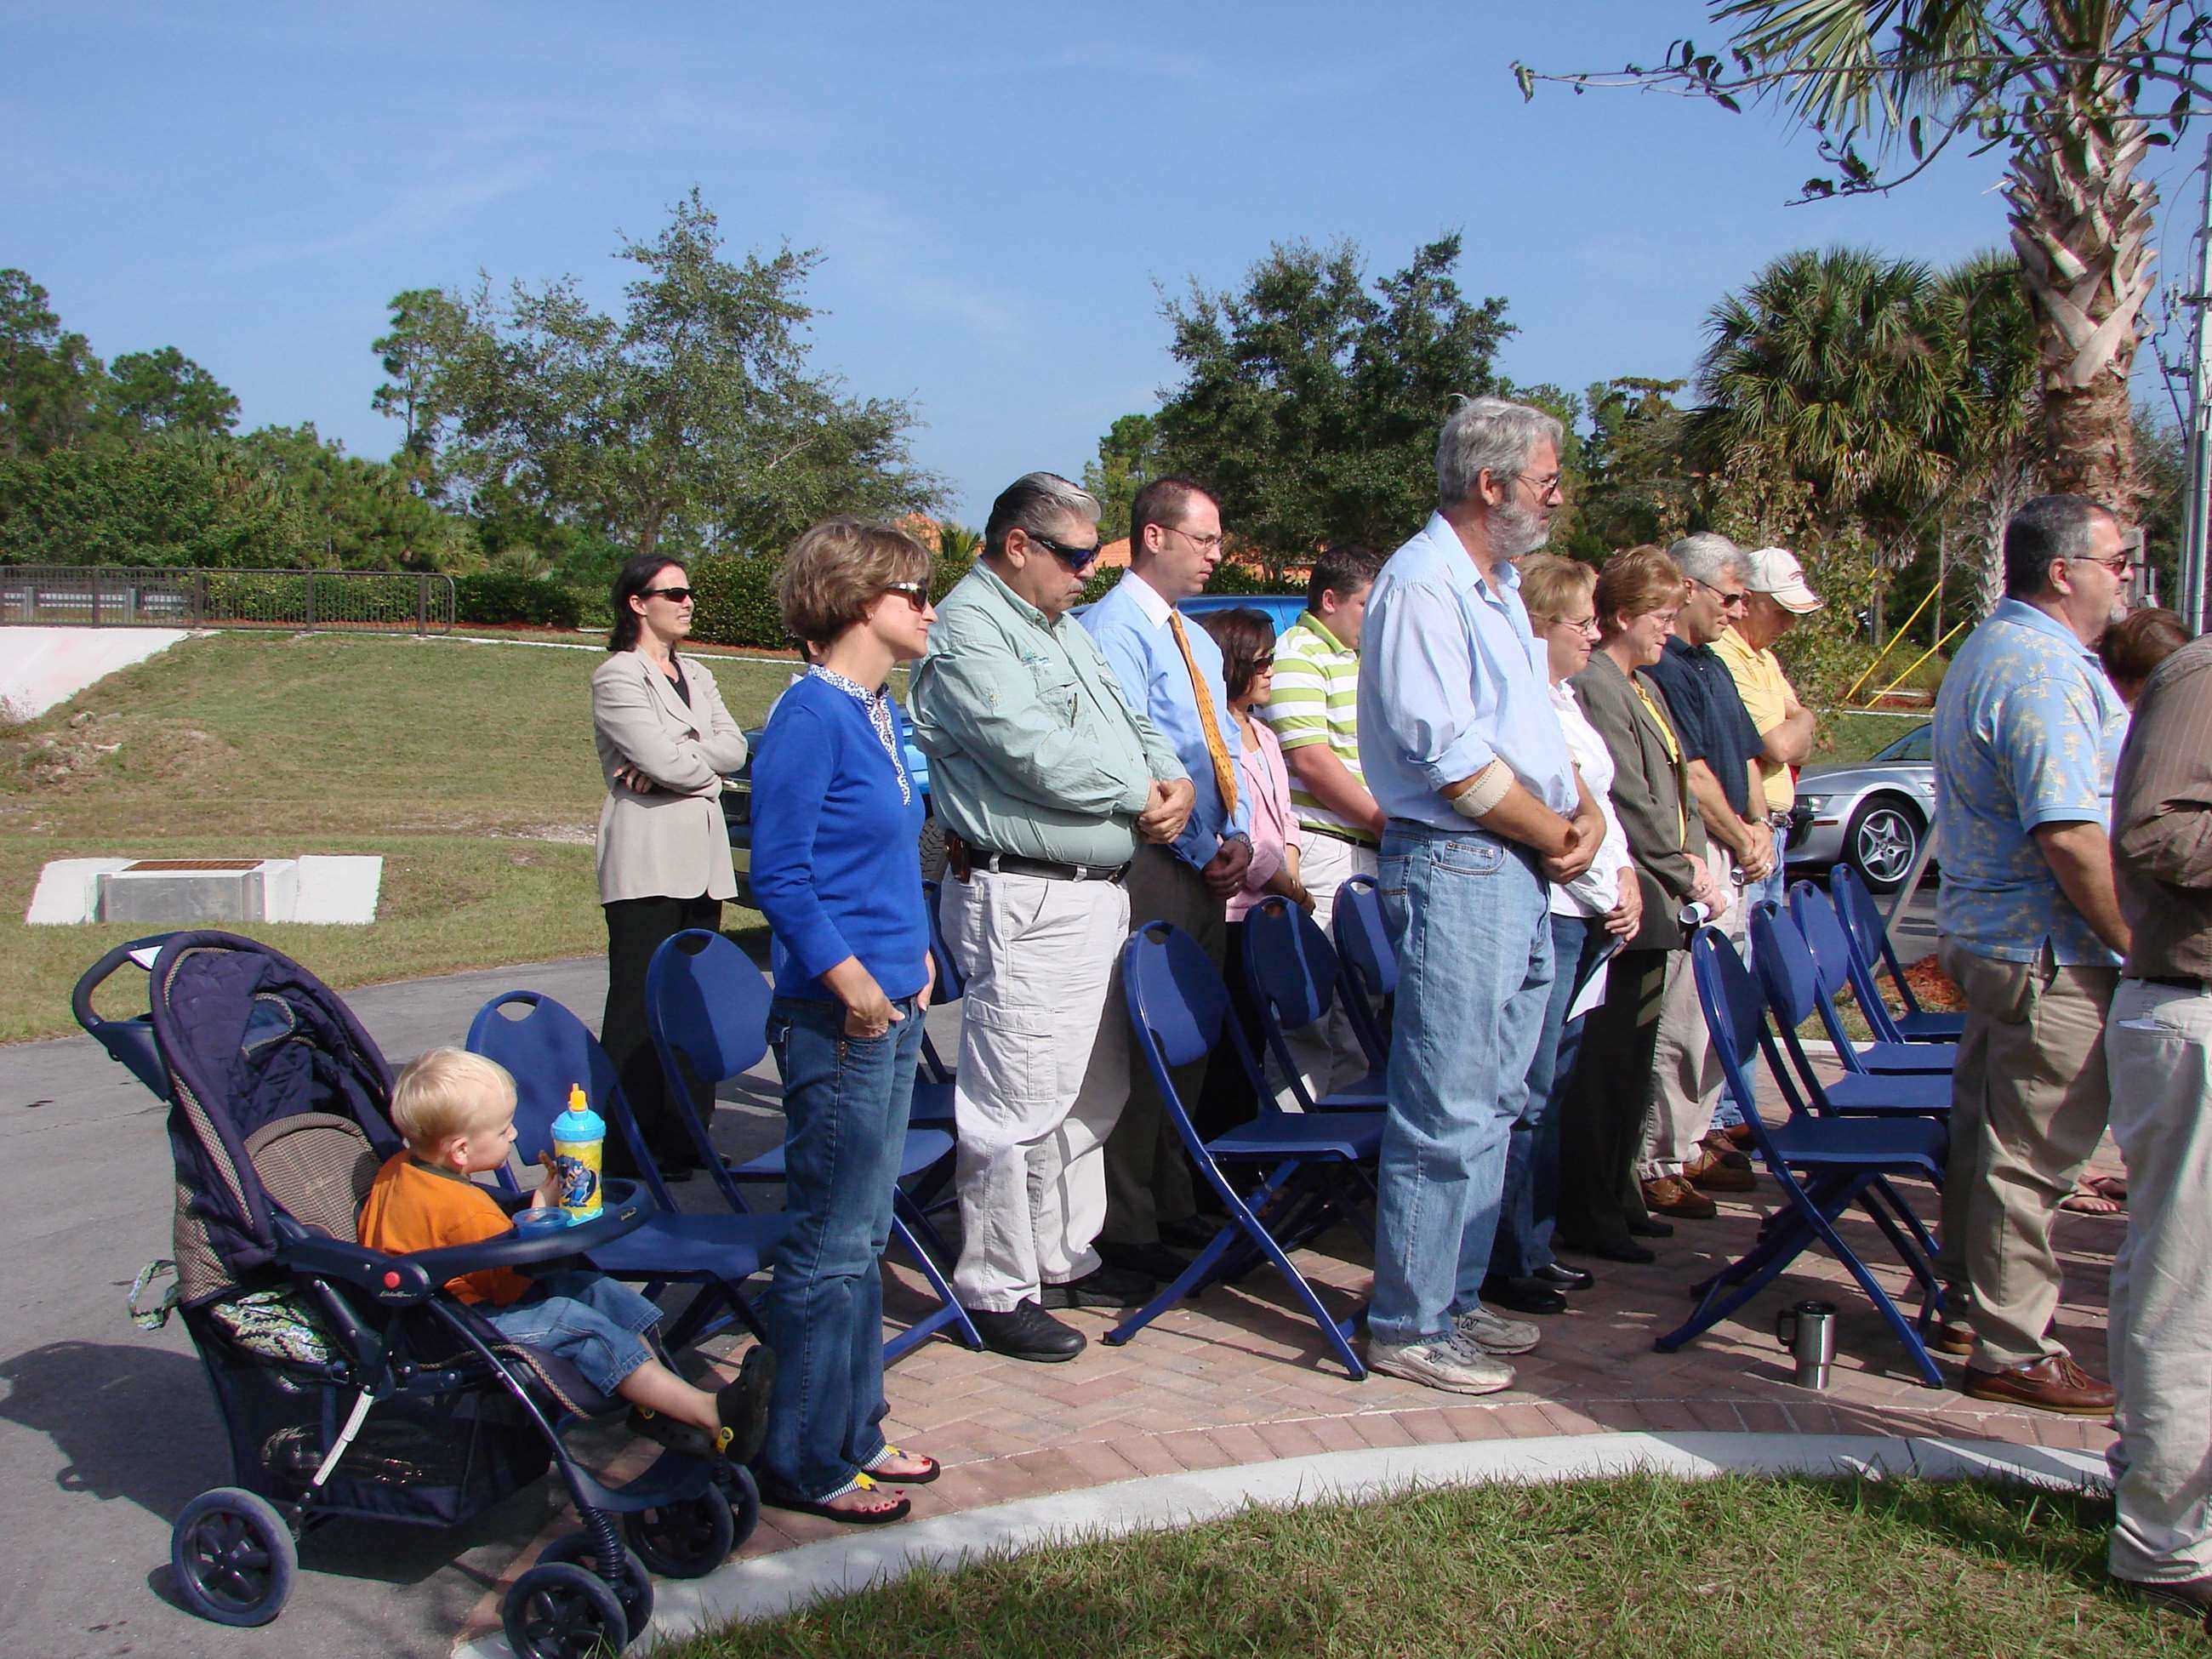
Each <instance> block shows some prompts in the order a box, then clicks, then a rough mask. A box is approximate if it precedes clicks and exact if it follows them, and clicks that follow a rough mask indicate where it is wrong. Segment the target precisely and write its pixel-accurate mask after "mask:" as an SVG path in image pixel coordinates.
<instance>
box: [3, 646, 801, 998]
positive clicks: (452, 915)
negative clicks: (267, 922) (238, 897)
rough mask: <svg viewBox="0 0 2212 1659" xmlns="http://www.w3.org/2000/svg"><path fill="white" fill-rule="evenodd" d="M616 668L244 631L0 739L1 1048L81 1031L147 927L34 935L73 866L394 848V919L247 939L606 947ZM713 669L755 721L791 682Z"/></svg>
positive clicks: (345, 965)
mask: <svg viewBox="0 0 2212 1659" xmlns="http://www.w3.org/2000/svg"><path fill="white" fill-rule="evenodd" d="M598 662H599V653H596V652H584V651H549V650H544V649H533V648H531V647H520V646H497V645H472V644H468V643H465V642H463V641H453V640H435V639H434V640H428V641H424V640H416V639H412V638H409V637H405V636H384V635H337V634H317V635H289V634H260V633H242V632H241V633H222V634H215V635H203V636H201V637H197V638H194V639H189V640H185V641H182V642H181V643H179V645H177V646H175V647H173V648H171V649H170V650H168V651H166V652H164V653H161V655H160V656H158V657H155V658H153V659H150V660H149V661H146V662H143V663H140V664H138V665H136V666H135V667H131V668H129V669H126V670H124V671H122V672H120V673H117V674H113V675H111V676H109V677H108V678H106V679H104V680H102V681H101V682H100V684H97V685H94V686H93V687H92V688H91V689H90V690H87V691H85V692H83V693H82V694H81V695H79V696H76V698H74V699H72V700H71V701H70V702H67V703H64V704H63V705H62V706H61V707H60V708H58V709H56V710H54V711H52V713H50V714H46V715H45V716H43V717H41V718H40V719H39V720H33V721H30V722H28V723H27V724H24V725H21V726H13V727H9V728H7V729H5V730H0V896H4V900H5V902H4V906H0V1042H15V1041H21V1040H22V1039H24V1038H27V1037H36V1036H53V1035H56V1034H58V1033H60V1032H63V1031H67V1030H75V1029H76V1027H75V1025H74V1023H73V1022H72V1021H71V1019H70V1012H69V989H70V985H71V984H72V983H74V981H75V980H76V975H78V974H79V973H80V972H81V971H82V969H84V968H85V967H86V966H87V965H88V964H89V963H91V962H92V961H93V959H94V957H97V956H98V955H99V954H100V952H101V951H105V950H106V948H107V947H108V946H109V945H112V944H114V943H116V942H118V941H119V940H121V939H126V938H128V937H130V936H131V933H132V931H133V930H132V929H131V928H129V927H120V926H102V925H97V924H95V925H89V926H85V927H26V926H25V925H24V923H23V921H22V917H23V913H24V910H25V909H26V908H27V906H28V905H29V903H30V899H31V892H32V889H33V886H34V885H35V884H36V883H37V881H38V875H39V869H40V866H41V865H43V864H44V863H46V860H50V859H58V858H71V857H95V856H112V857H126V856H128V857H141V858H145V857H165V858H186V857H215V856H229V857H246V856H262V857H277V856H293V855H296V854H302V853H376V854H382V855H383V857H384V860H385V863H384V888H383V893H382V897H381V901H380V905H379V908H378V915H377V920H376V921H375V923H374V925H372V926H369V927H303V926H290V925H287V926H269V927H250V928H247V929H245V930H243V931H246V932H248V933H252V934H253V935H254V936H255V937H256V938H260V939H267V940H269V941H270V943H272V944H274V945H276V946H277V947H278V948H279V949H281V950H283V951H287V952H289V953H290V954H292V955H294V956H295V957H298V958H299V959H300V960H301V961H302V962H303V963H306V964H307V966H308V967H309V968H310V969H313V970H314V972H316V973H317V974H319V975H321V976H322V977H324V978H325V979H327V980H328V981H331V983H332V984H333V985H337V986H340V987H344V986H353V985H362V984H369V983H374V982H375V981H380V980H392V979H404V978H410V977H412V976H414V975H420V974H435V973H441V972H448V971H452V970H455V969H463V968H482V967H492V966H495V965H497V964H499V963H510V962H533V961H542V960H544V959H546V958H549V957H568V956H580V955H587V954H591V953H593V952H596V951H603V950H604V949H605V946H606V935H605V927H604V925H603V924H602V922H601V921H600V915H599V902H598V894H597V890H595V888H594V887H593V885H592V829H593V827H594V825H595V824H596V823H597V822H598V817H599V799H600V785H599V763H598V761H597V760H596V759H595V757H593V754H592V727H591V702H590V680H591V673H592V668H593V667H594V666H595V665H597V664H598ZM712 668H713V671H714V677H715V678H716V680H717V681H718V682H719V684H720V686H721V688H722V696H723V698H724V700H725V701H726V702H727V703H728V704H729V707H730V712H731V714H732V715H734V716H735V717H736V718H737V720H738V722H739V723H740V724H741V725H745V726H750V725H753V724H756V723H757V721H758V720H760V719H761V717H762V715H763V714H764V713H765V712H766V710H767V708H768V705H769V702H770V701H772V700H773V699H774V697H775V694H776V692H777V691H778V690H781V688H782V686H783V684H785V682H786V681H787V679H788V678H789V676H790V667H789V665H787V664H784V663H777V662H762V661H745V660H739V659H715V660H714V662H713V664H712ZM751 919H752V918H751V914H750V912H743V913H737V912H732V921H750V920H751ZM130 988H131V991H132V992H133V993H135V994H143V992H142V991H140V988H139V987H138V986H137V985H133V986H131V987H130ZM138 1006H139V1010H140V1011H143V1004H140V1005H138ZM116 1012H126V1011H125V1010H124V1009H123V1008H122V1007H121V1006H120V1005H119V1004H118V1009H117V1010H116Z"/></svg>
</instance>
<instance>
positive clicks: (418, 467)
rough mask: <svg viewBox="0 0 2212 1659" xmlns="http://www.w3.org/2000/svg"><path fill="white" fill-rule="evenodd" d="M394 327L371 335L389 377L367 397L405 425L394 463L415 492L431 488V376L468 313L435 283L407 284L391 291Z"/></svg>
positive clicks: (454, 346)
mask: <svg viewBox="0 0 2212 1659" xmlns="http://www.w3.org/2000/svg"><path fill="white" fill-rule="evenodd" d="M390 310H391V313H392V331H391V332H390V333H388V334H386V335H384V336H383V337H381V338H380V339H378V340H375V341H374V342H373V343H371V344H370V346H369V349H370V350H372V351H374V352H375V353H376V355H377V358H378V361H379V362H380V363H381V364H382V365H383V368H384V372H385V374H386V375H387V376H389V377H390V378H389V379H387V380H386V381H385V382H384V384H383V385H381V386H378V387H377V388H376V391H375V392H374V394H372V395H371V397H370V398H369V407H371V408H372V409H374V410H376V412H377V413H378V414H380V415H384V416H389V417H390V418H392V419H393V420H395V421H398V422H400V424H401V426H402V427H403V428H404V431H403V433H402V435H401V437H400V441H399V453H398V455H397V456H395V457H394V465H398V466H399V467H401V469H402V470H403V471H405V472H406V473H407V475H408V478H409V483H410V487H411V488H413V489H415V490H416V493H417V494H431V493H435V489H436V481H435V457H436V453H437V447H438V437H439V433H438V423H437V421H436V419H435V415H434V412H433V410H432V409H431V407H430V403H429V398H430V390H431V385H430V383H431V376H432V374H434V373H435V370H436V369H437V367H438V365H439V364H440V363H441V362H447V361H449V360H451V359H452V358H453V356H455V354H456V353H457V352H458V350H459V348H460V345H461V343H462V341H463V339H464V337H465V333H466V331H467V327H468V316H467V313H465V311H463V310H462V308H461V307H459V306H457V305H455V304H454V303H453V301H452V300H450V299H448V298H447V296H446V295H444V294H443V293H441V291H440V290H438V289H435V288H410V289H406V290H404V292H402V293H398V294H395V295H392V303H391V306H390Z"/></svg>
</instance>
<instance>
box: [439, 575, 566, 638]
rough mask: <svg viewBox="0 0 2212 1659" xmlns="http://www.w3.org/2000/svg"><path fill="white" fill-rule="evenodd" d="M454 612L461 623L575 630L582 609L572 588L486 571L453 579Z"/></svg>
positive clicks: (527, 577)
mask: <svg viewBox="0 0 2212 1659" xmlns="http://www.w3.org/2000/svg"><path fill="white" fill-rule="evenodd" d="M453 610H454V613H455V615H456V616H457V617H458V618H459V620H460V621H462V622H470V623H523V624H525V625H526V626H528V627H532V628H559V629H573V628H574V627H575V626H576V625H577V624H578V623H580V621H581V620H582V618H583V607H582V605H580V603H579V602H578V600H577V599H576V595H575V593H574V591H573V590H572V589H569V588H567V587H564V586H562V585H561V584H560V583H558V582H550V581H545V580H541V579H539V578H537V577H532V576H517V575H510V574H504V573H501V572H497V571H484V572H482V573H480V574H477V575H473V576H456V577H454V578H453Z"/></svg>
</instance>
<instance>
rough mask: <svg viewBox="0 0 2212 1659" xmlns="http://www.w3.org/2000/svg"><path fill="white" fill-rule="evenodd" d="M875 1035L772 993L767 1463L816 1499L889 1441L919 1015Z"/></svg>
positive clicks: (906, 1009) (837, 1014)
mask: <svg viewBox="0 0 2212 1659" xmlns="http://www.w3.org/2000/svg"><path fill="white" fill-rule="evenodd" d="M892 1006H894V1007H896V1009H897V1010H898V1011H899V1012H900V1013H901V1014H902V1015H904V1016H905V1018H903V1019H902V1020H901V1021H899V1022H898V1023H897V1024H894V1025H893V1026H892V1027H891V1028H890V1030H889V1031H887V1032H885V1033H884V1035H883V1036H879V1037H873V1038H863V1037H848V1036H846V1035H845V1010H844V1008H843V1006H842V1005H841V1004H838V1003H834V1002H817V1001H813V1000H809V999H806V998H802V997H778V998H776V1000H775V1002H774V1004H773V1005H771V1006H770V1008H769V1021H768V1036H769V1046H770V1047H771V1048H774V1049H775V1057H776V1064H777V1066H778V1067H779V1068H780V1069H781V1072H782V1073H783V1114H784V1132H783V1146H784V1159H785V1170H784V1189H783V1207H784V1213H785V1214H787V1215H788V1216H789V1217H791V1218H792V1221H791V1231H789V1232H787V1233H786V1234H785V1235H784V1238H783V1242H782V1243H781V1244H779V1245H778V1246H777V1247H776V1249H775V1254H774V1255H773V1256H772V1257H771V1261H772V1263H773V1266H774V1267H775V1284H774V1285H773V1286H772V1287H771V1288H770V1290H769V1293H768V1295H767V1296H766V1297H763V1310H764V1312H765V1314H766V1319H765V1321H764V1322H765V1324H766V1326H767V1328H768V1340H769V1347H770V1348H771V1349H773V1350H774V1351H775V1359H776V1371H775V1392H774V1394H773V1395H771V1396H770V1397H769V1414H768V1438H767V1441H766V1443H764V1444H763V1447H762V1449H761V1469H762V1472H763V1474H764V1475H765V1476H766V1477H767V1479H768V1480H769V1482H770V1483H771V1484H772V1485H773V1486H775V1487H777V1488H780V1489H781V1491H782V1492H784V1493H786V1494H787V1495H789V1496H792V1497H796V1498H804V1499H805V1500H807V1501H808V1502H814V1503H818V1502H819V1501H821V1500H822V1499H823V1498H828V1497H829V1496H830V1495H831V1494H832V1493H834V1492H838V1491H839V1490H841V1489H842V1488H843V1487H844V1486H847V1485H848V1483H849V1482H850V1481H851V1480H852V1479H853V1477H854V1475H856V1474H859V1473H860V1469H861V1468H862V1467H863V1466H864V1465H865V1464H866V1463H867V1462H870V1461H871V1460H872V1459H873V1458H874V1457H875V1456H876V1455H878V1453H880V1452H881V1451H882V1450H883V1449H884V1436H883V1431H882V1429H881V1428H880V1427H879V1426H878V1425H880V1424H881V1423H882V1422H883V1420H884V1413H886V1412H887V1411H889V1410H890V1407H889V1406H888V1405H887V1404H886V1403H885V1401H884V1279H883V1269H882V1266H881V1262H882V1258H883V1254H884V1245H885V1244H887V1243H890V1232H891V1187H892V1184H893V1183H894V1182H896V1180H897V1179H898V1171H899V1158H900V1153H901V1151H902V1148H903V1147H904V1146H905V1144H906V1126H907V1112H908V1108H909V1107H910V1106H911V1105H912V1103H913V1099H914V1067H915V1057H916V1056H917V1055H918V1054H920V1053H921V1025H922V1018H921V1011H920V1010H919V1009H917V1008H916V1007H915V1006H914V1000H913V999H912V998H911V997H909V998H907V999H905V1000H902V1001H899V1002H897V1003H895V1004H893V1005H892Z"/></svg>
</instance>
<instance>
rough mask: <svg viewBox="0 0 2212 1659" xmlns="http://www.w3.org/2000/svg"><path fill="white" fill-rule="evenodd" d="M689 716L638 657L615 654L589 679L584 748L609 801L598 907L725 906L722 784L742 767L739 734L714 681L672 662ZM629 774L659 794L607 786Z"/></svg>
mask: <svg viewBox="0 0 2212 1659" xmlns="http://www.w3.org/2000/svg"><path fill="white" fill-rule="evenodd" d="M676 663H677V666H678V668H679V669H680V670H682V671H683V674H684V684H685V685H686V686H687V687H689V688H690V693H691V706H690V708H685V707H684V699H683V698H681V697H679V696H677V695H676V688H675V687H674V686H672V685H671V684H669V683H668V677H667V676H666V675H665V674H663V673H662V672H661V671H659V669H658V668H655V667H654V666H653V665H652V664H651V663H649V662H647V660H646V659H645V657H644V655H643V654H642V653H639V652H636V651H617V652H616V653H613V654H612V655H611V656H610V657H608V659H606V660H605V662H603V663H601V664H600V665H599V667H598V668H597V669H596V670H595V671H593V672H592V741H593V743H594V744H597V746H598V748H599V775H600V776H601V777H602V778H603V779H604V780H605V782H606V786H607V799H606V802H605V805H602V806H601V807H600V808H599V852H598V855H597V858H596V859H595V860H594V867H595V868H596V869H597V870H598V872H599V902H600V903H602V904H609V903H612V902H614V901H615V900H617V899H631V898H697V897H699V896H701V895H702V894H704V895H705V896H708V897H709V898H719V899H726V898H733V897H735V896H736V895H737V890H738V883H737V878H736V877H735V876H734V875H732V873H731V868H730V836H729V830H728V829H727V828H726V825H725V824H724V823H723V820H722V774H723V773H725V772H734V771H736V770H737V769H738V768H739V767H740V766H743V765H744V763H745V734H744V732H740V731H739V730H738V723H737V722H736V721H735V720H732V719H731V718H730V711H729V710H728V709H727V708H724V707H723V706H722V694H721V691H720V689H719V688H717V687H716V685H715V684H714V676H713V675H712V674H710V673H708V671H706V669H704V668H703V667H702V666H701V665H699V664H697V663H696V662H693V661H692V660H691V659H690V658H689V657H686V656H684V655H683V654H682V653H678V656H677V659H676ZM624 766H635V767H636V768H637V769H639V770H640V771H641V772H643V773H644V774H645V775H646V776H647V777H648V778H651V779H652V780H653V782H654V783H655V784H656V785H657V786H658V787H656V788H655V789H654V790H653V793H651V794H649V795H641V794H639V793H637V792H636V791H635V790H634V789H632V788H630V787H629V786H628V785H626V784H623V785H617V783H616V782H615V773H616V771H617V769H620V768H622V767H624Z"/></svg>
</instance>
